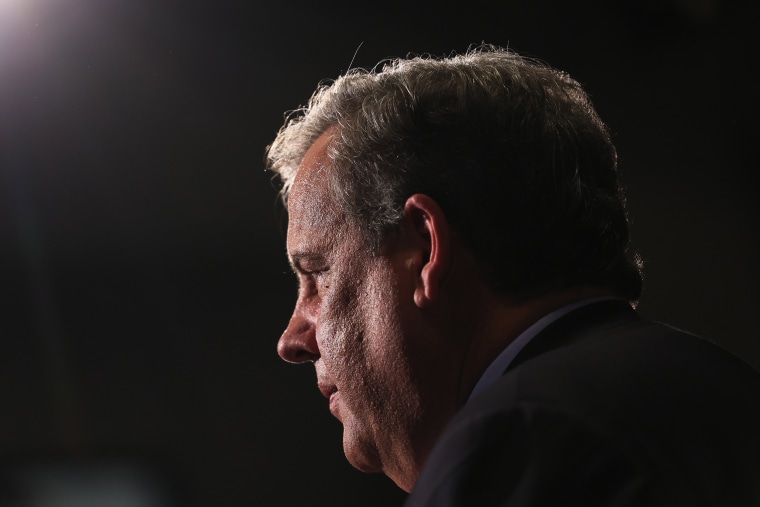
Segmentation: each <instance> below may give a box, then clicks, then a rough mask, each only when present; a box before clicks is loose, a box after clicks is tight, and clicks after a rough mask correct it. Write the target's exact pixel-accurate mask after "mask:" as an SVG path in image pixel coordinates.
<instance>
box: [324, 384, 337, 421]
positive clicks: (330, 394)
mask: <svg viewBox="0 0 760 507" xmlns="http://www.w3.org/2000/svg"><path fill="white" fill-rule="evenodd" d="M319 391H320V392H321V393H322V396H324V397H325V398H327V399H329V400H330V413H331V414H332V415H334V416H335V417H336V418H338V419H340V417H339V416H338V400H340V393H339V392H338V388H337V387H336V386H334V385H330V384H319Z"/></svg>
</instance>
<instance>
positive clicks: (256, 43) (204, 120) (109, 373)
mask: <svg viewBox="0 0 760 507" xmlns="http://www.w3.org/2000/svg"><path fill="white" fill-rule="evenodd" d="M747 3H749V2H747ZM757 19H758V17H757V12H756V9H753V10H750V9H749V8H745V7H742V6H741V5H740V4H738V3H737V4H734V3H731V2H720V1H719V0H694V1H688V0H681V1H675V0H661V1H656V0H651V1H643V2H631V1H621V0H618V1H602V0H586V1H574V2H573V1H560V0H556V1H549V0H537V1H511V2H510V1H504V2H500V3H493V4H491V3H486V2H481V1H478V0H473V1H469V2H461V1H460V2H451V1H440V2H436V3H435V4H432V3H430V4H426V5H422V4H419V3H406V2H399V1H389V2H386V3H383V4H370V3H366V2H365V3H362V2H357V3H348V2H343V1H340V2H331V3H329V4H324V3H319V2H305V1H295V0H280V1H277V2H255V1H248V2H242V1H239V2H231V1H220V2H204V3H201V2H179V1H176V2H173V1H151V0H112V1H105V0H104V1H96V0H56V1H53V0H47V1H46V0H37V1H33V0H0V287H1V289H0V297H2V301H0V303H2V304H1V306H0V332H1V333H2V334H1V335H0V403H2V405H0V506H2V505H8V504H10V502H11V501H14V500H13V498H14V495H15V501H16V502H20V503H21V502H23V501H26V502H31V500H30V499H31V498H32V497H34V498H36V499H37V500H39V498H38V497H39V495H41V494H42V493H40V491H43V490H45V491H64V490H63V489H60V488H61V487H62V486H61V484H66V485H68V486H67V487H68V489H66V490H65V491H66V493H59V494H58V498H61V495H64V496H65V495H70V496H71V495H77V494H79V495H80V497H77V498H84V497H81V494H83V493H82V491H85V490H87V489H88V488H90V489H93V488H95V489H97V488H101V489H100V490H102V491H107V492H111V493H104V494H116V495H117V496H118V495H119V494H121V495H122V497H125V495H127V493H124V492H125V491H127V490H129V491H132V493H134V492H135V491H138V490H139V491H142V492H143V496H142V497H140V498H148V497H151V498H158V497H156V496H155V494H153V493H150V491H149V490H148V489H145V488H147V487H148V486H144V485H145V484H152V483H153V482H155V483H157V484H158V486H156V487H157V489H158V490H161V491H163V492H164V495H165V496H164V501H163V502H162V503H155V504H150V503H149V502H147V500H145V501H142V503H140V501H136V502H135V503H134V505H142V506H147V505H172V504H175V505H182V506H237V505H283V506H291V505H302V504H307V503H309V504H311V505H335V506H339V505H360V504H361V505H370V506H371V505H378V506H380V505H399V503H400V502H401V500H402V499H403V497H404V495H403V494H402V493H401V492H400V491H398V490H397V489H396V488H395V486H393V484H392V483H391V482H390V480H388V479H386V478H384V477H382V476H366V475H363V474H361V473H359V472H357V471H355V470H353V469H352V468H351V467H350V466H349V465H348V463H347V462H346V461H345V459H344V457H343V454H342V449H341V428H340V425H339V424H338V422H337V421H335V420H334V419H333V418H332V416H330V414H329V412H328V409H327V403H326V401H325V400H324V399H323V398H322V397H321V396H320V395H319V392H318V391H317V389H316V385H315V379H314V374H313V371H312V369H311V368H308V367H293V366H290V365H286V364H285V363H283V362H281V361H280V360H279V358H278V357H277V355H276V353H275V344H276V341H277V338H278V337H279V333H280V331H281V330H282V329H283V328H284V326H285V324H286V322H287V319H288V316H289V311H290V309H291V305H292V304H293V302H294V299H295V280H294V278H293V276H292V275H290V274H289V270H288V266H287V262H286V259H285V256H284V230H285V227H284V225H285V218H286V216H285V213H284V212H283V211H282V209H281V207H280V206H279V205H278V204H277V197H276V191H275V190H274V188H273V186H272V184H271V182H270V177H269V175H267V174H266V173H265V172H264V170H263V162H262V160H263V152H264V148H265V146H266V145H267V144H268V143H269V142H271V140H272V139H273V137H274V135H275V133H276V132H277V130H278V128H279V127H280V125H281V123H282V119H283V113H284V112H285V111H286V110H289V109H293V108H296V107H297V106H299V105H301V104H302V103H303V102H305V100H306V99H307V98H308V96H309V95H310V94H311V92H312V91H313V89H314V87H315V86H316V84H317V83H318V82H319V81H320V80H321V79H323V78H331V77H335V76H337V75H338V74H339V73H341V72H344V71H345V70H346V69H347V68H349V66H350V65H353V66H354V67H356V66H359V67H372V66H373V65H374V64H375V63H376V62H377V61H378V60H380V59H382V58H385V57H392V56H404V55H406V54H407V53H409V52H413V53H431V54H434V55H442V54H448V53H449V52H451V51H459V52H461V51H464V50H466V49H467V47H468V46H469V45H470V44H478V43H481V42H484V41H485V42H488V43H493V44H497V45H502V46H507V45H508V46H510V47H511V48H513V49H515V50H517V51H518V52H522V53H525V54H528V55H532V56H536V57H539V58H541V59H543V60H544V61H546V62H548V63H549V64H551V65H553V66H555V67H559V68H561V69H563V70H566V71H568V72H569V73H570V74H571V75H572V76H574V77H575V78H577V79H578V80H579V81H581V82H582V83H584V84H585V85H586V87H587V90H588V91H589V93H590V94H591V96H592V98H593V100H594V102H595V104H596V105H597V107H598V109H599V111H600V114H601V116H602V117H603V118H604V119H605V121H606V122H607V123H608V124H609V126H610V128H611V130H612V132H613V135H614V138H615V140H616V143H617V145H618V149H619V152H620V157H621V171H622V175H623V179H624V182H625V184H626V186H627V187H628V197H629V209H630V215H631V218H632V234H633V241H634V244H635V246H636V247H637V249H638V250H639V251H640V252H641V254H642V256H643V258H644V260H645V262H646V275H647V278H646V286H645V293H644V296H643V298H642V301H641V305H640V310H641V313H642V314H643V315H644V316H645V317H649V318H653V319H656V320H663V321H667V322H669V323H671V324H674V325H676V326H679V327H683V328H685V329H688V330H691V331H693V332H695V333H698V334H702V335H705V336H708V337H710V338H712V339H714V340H716V341H718V342H720V343H722V344H723V345H724V346H725V347H727V348H728V349H730V350H732V351H734V352H735V353H737V354H738V355H740V356H742V357H744V358H746V360H747V361H749V362H750V363H752V364H754V365H756V366H760V342H759V341H758V340H759V337H758V333H757V331H756V328H755V321H756V319H757V310H756V309H757V308H758V306H760V292H759V291H758V282H759V281H760V280H759V277H758V263H757V259H758V254H760V251H759V249H758V232H757V231H758V229H757V225H756V223H757V222H756V217H757V216H758V200H757V198H756V195H755V194H756V192H757V190H758V164H757V156H756V154H755V150H756V148H757V142H758V141H757V139H758V129H757V126H756V115H757V114H758V112H760V109H759V108H758V98H757V92H756V86H755V85H754V83H753V81H752V79H751V75H752V67H753V66H756V62H757V49H758V47H756V46H757V45H756V44H755V42H754V37H753V36H752V35H751V33H750V30H751V29H754V28H755V22H756V21H757ZM357 48H358V52H357ZM355 53H356V55H355ZM352 62H353V63H352ZM707 409H709V408H707ZM104 471H110V472H109V473H111V472H112V473H111V475H110V476H109V477H111V483H108V482H107V480H106V479H103V477H102V476H103V474H104V473H105V472H104ZM106 475H107V474H106ZM72 477H73V478H72ZM114 477H115V479H114ZM56 481H57V482H56ZM104 481H105V482H104ZM130 481H132V482H130ZM141 481H142V482H141ZM106 483H107V484H111V486H110V487H111V489H108V487H105V486H103V484H106ZM135 483H140V484H142V486H134V484H135ZM51 484H52V486H51ZM56 484H57V486H56ZM130 484H132V485H131V486H130ZM72 485H73V486H72ZM55 487H58V488H59V489H58V490H55ZM45 488H47V489H45ZM51 488H52V489H51ZM77 488H78V489H77ZM130 488H131V489H130ZM140 488H142V489H140ZM119 491H121V492H122V493H118V492H119ZM114 492H116V493H114ZM35 495H37V496H35ZM151 495H153V496H151ZM138 496H139V495H138ZM53 497H55V495H53ZM71 497H72V498H74V496H71ZM103 498H105V497H103ZM135 498H137V496H136V497H135ZM3 502H5V504H4V503H3ZM172 502H173V503H172ZM44 505H48V506H52V505H54V503H51V502H48V503H47V504H44ZM79 505H82V506H85V505H87V506H89V505H107V503H100V504H98V503H97V502H96V503H93V504H88V503H86V502H84V501H82V502H80V503H79Z"/></svg>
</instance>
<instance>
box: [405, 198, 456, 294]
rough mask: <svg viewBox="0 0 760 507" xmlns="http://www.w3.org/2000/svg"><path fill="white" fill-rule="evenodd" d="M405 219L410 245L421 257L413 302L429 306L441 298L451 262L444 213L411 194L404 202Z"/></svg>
mask: <svg viewBox="0 0 760 507" xmlns="http://www.w3.org/2000/svg"><path fill="white" fill-rule="evenodd" d="M404 216H405V218H406V219H407V221H408V224H409V229H410V230H409V234H410V235H411V236H412V239H413V244H414V245H415V248H417V249H418V250H419V252H420V254H421V256H420V258H421V262H420V266H419V274H418V279H417V287H416V288H415V291H414V303H415V304H416V305H417V306H418V307H420V308H423V307H426V306H430V305H431V304H432V303H434V302H435V301H436V300H438V298H439V297H440V291H441V285H442V283H443V281H444V279H445V277H446V275H447V273H448V271H449V267H450V262H451V235H450V230H449V224H448V221H447V220H446V216H445V215H444V213H443V210H442V209H441V207H440V206H439V205H438V203H437V202H435V201H434V200H433V198H431V197H430V196H428V195H425V194H414V195H412V196H411V197H409V199H407V201H406V204H405V206H404Z"/></svg>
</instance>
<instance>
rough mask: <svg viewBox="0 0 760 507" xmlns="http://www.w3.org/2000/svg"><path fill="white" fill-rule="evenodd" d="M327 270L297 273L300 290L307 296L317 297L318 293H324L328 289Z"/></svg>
mask: <svg viewBox="0 0 760 507" xmlns="http://www.w3.org/2000/svg"><path fill="white" fill-rule="evenodd" d="M327 274H328V270H327V269H318V270H313V271H310V270H301V271H300V272H299V281H300V285H301V290H302V291H304V293H305V294H306V295H308V296H314V295H317V294H318V293H319V292H320V291H324V290H326V289H329V288H330V285H329V283H328V281H327V280H328V277H327Z"/></svg>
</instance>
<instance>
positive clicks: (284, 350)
mask: <svg viewBox="0 0 760 507" xmlns="http://www.w3.org/2000/svg"><path fill="white" fill-rule="evenodd" d="M277 353H278V354H279V355H280V357H281V358H283V359H284V360H285V361H287V362H289V363H307V362H314V361H316V360H317V359H319V348H318V347H317V333H316V329H315V326H314V323H313V321H312V319H309V318H308V317H307V316H305V315H303V314H302V312H300V311H299V308H298V307H296V310H295V312H293V316H292V317H291V318H290V322H289V323H288V327H287V328H286V329H285V332H284V333H282V336H281V337H280V340H279V342H277Z"/></svg>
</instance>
